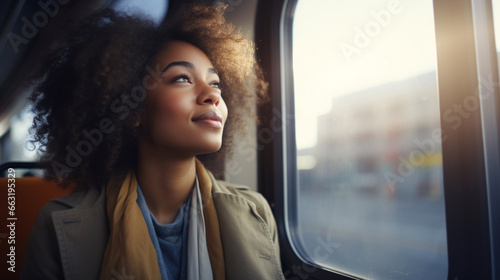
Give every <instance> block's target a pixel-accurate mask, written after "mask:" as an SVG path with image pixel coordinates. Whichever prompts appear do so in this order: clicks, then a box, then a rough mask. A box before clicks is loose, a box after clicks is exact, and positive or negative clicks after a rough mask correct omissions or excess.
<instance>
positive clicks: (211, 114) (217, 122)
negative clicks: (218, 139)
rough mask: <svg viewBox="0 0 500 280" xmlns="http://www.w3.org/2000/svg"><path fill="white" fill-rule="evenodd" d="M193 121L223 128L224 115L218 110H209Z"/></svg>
mask: <svg viewBox="0 0 500 280" xmlns="http://www.w3.org/2000/svg"><path fill="white" fill-rule="evenodd" d="M192 121H193V122H195V123H198V124H201V125H205V126H208V127H213V128H222V115H221V114H220V113H219V112H217V111H208V112H205V113H203V114H201V115H198V116H196V117H194V118H193V119H192Z"/></svg>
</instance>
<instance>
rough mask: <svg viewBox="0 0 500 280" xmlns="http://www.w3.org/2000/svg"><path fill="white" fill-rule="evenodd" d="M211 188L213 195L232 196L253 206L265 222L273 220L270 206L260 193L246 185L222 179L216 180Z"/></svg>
mask: <svg viewBox="0 0 500 280" xmlns="http://www.w3.org/2000/svg"><path fill="white" fill-rule="evenodd" d="M213 188H214V190H213V194H214V196H221V195H225V196H233V197H234V198H238V199H240V200H244V201H247V202H249V203H250V204H252V205H254V206H255V210H256V211H257V212H258V214H259V215H260V216H261V217H262V218H263V219H264V221H265V222H266V223H269V222H271V221H272V222H274V218H273V214H272V211H271V207H270V206H269V203H268V202H267V200H266V199H265V198H264V196H263V195H262V194H260V193H258V192H256V191H253V190H252V189H250V188H249V187H247V186H243V185H237V184H233V183H229V182H226V181H222V180H216V181H215V184H214V187H213Z"/></svg>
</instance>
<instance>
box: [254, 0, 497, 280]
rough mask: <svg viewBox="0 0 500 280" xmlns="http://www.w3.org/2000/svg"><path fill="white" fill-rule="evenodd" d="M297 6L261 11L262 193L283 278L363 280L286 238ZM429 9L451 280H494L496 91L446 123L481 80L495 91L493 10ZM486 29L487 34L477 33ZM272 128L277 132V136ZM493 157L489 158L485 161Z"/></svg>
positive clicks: (471, 3)
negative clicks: (303, 252) (317, 261)
mask: <svg viewBox="0 0 500 280" xmlns="http://www.w3.org/2000/svg"><path fill="white" fill-rule="evenodd" d="M297 1H298V0H276V1H263V0H261V1H259V3H258V8H257V14H256V28H255V30H256V34H255V35H256V36H255V38H256V42H257V46H258V49H257V57H258V59H259V61H260V62H261V65H262V67H263V69H264V71H265V73H267V76H266V78H267V80H268V81H269V92H270V102H268V103H266V104H264V105H260V106H259V108H258V110H259V116H260V117H261V122H260V124H259V132H264V131H266V132H270V133H271V136H272V138H271V139H272V141H270V142H269V143H268V144H266V145H263V146H262V147H263V148H262V149H259V153H258V155H259V157H258V162H259V164H258V183H259V184H258V185H259V191H260V192H261V193H262V194H264V196H265V197H266V198H267V199H268V201H269V202H270V204H271V206H272V208H273V211H274V214H275V217H276V222H277V225H278V232H279V240H280V246H281V258H282V264H283V272H284V274H285V277H287V278H288V277H292V276H295V277H292V278H290V279H362V278H357V277H355V276H352V275H347V274H344V273H342V272H338V271H330V270H326V269H323V268H319V267H316V266H314V265H313V264H309V263H306V262H304V261H302V260H301V259H300V257H298V255H297V253H296V252H295V250H294V249H293V246H292V243H291V240H290V238H291V237H292V236H290V235H291V234H293V233H288V232H287V230H286V228H287V226H286V222H287V221H285V211H286V210H285V195H287V193H286V192H287V190H286V187H287V185H286V182H287V181H288V180H294V176H296V175H295V174H290V173H287V172H286V171H287V170H286V169H285V166H288V167H287V168H288V169H291V170H293V168H292V167H295V166H296V162H295V161H296V159H295V156H296V150H295V148H294V142H293V141H295V139H294V138H293V137H292V138H290V139H289V140H287V141H288V142H286V141H285V138H284V137H286V136H290V135H294V133H295V131H294V119H293V117H290V116H294V112H293V96H294V91H293V69H291V67H286V66H287V65H288V66H290V65H292V58H293V56H292V47H291V46H292V45H291V44H292V23H293V15H294V11H295V6H296V3H297ZM433 6H434V18H435V32H436V44H437V65H438V68H437V72H438V89H439V106H440V117H441V128H442V129H443V130H444V131H445V133H446V135H447V140H446V141H444V142H443V145H442V149H443V150H442V152H443V179H444V195H445V209H446V213H445V214H446V223H447V225H446V227H447V240H448V279H453V280H454V279H495V277H496V276H498V275H499V273H500V271H495V267H496V269H499V268H500V256H499V255H498V254H499V252H500V250H499V247H500V244H499V243H500V240H499V238H498V237H495V236H499V235H500V217H499V216H500V189H499V187H500V186H499V185H498V184H499V182H500V176H499V175H498V174H495V173H498V170H499V169H500V167H499V165H500V164H499V163H498V161H499V158H500V152H499V150H500V149H499V147H500V146H499V141H498V139H500V133H499V127H498V122H492V121H491V120H489V119H488V118H485V116H488V117H489V118H490V119H491V118H492V117H495V116H496V120H500V113H499V111H500V99H499V98H498V95H499V90H498V87H495V88H494V94H493V100H489V101H488V100H486V101H484V100H482V101H481V108H480V109H479V110H475V111H473V112H470V116H469V117H467V118H466V119H464V120H463V122H462V125H461V126H460V127H458V128H457V129H453V128H452V127H451V123H449V122H447V121H446V120H445V118H444V113H445V112H447V110H449V109H450V108H453V104H462V102H463V100H464V99H465V98H467V96H469V95H474V96H475V97H478V96H479V94H481V88H479V91H478V90H476V89H477V88H478V84H479V83H480V81H479V79H478V74H481V75H485V73H493V80H494V81H495V82H497V83H498V80H499V78H498V65H497V60H496V51H492V50H495V41H494V35H493V14H492V4H491V1H490V0H435V1H434V3H433ZM484 24H486V26H487V28H486V29H487V30H482V29H481V26H483V27H484ZM483 40H484V42H483ZM478 41H480V42H481V44H480V43H478ZM287 46H288V47H287ZM450 49H452V50H453V51H450ZM480 51H481V52H480ZM485 61H489V64H486V63H485ZM488 71H489V72H488ZM496 85H498V84H496ZM285 100H286V102H285ZM285 104H286V105H287V106H290V107H285ZM277 123H279V124H280V125H281V127H279V128H277ZM268 138H269V137H268ZM290 141H292V142H290ZM287 143H288V144H287ZM491 154H493V155H494V156H489V157H488V156H486V155H491ZM285 163H286V165H285ZM495 170H496V171H497V172H495ZM297 270H298V271H299V273H296V271H297ZM306 276H307V277H306Z"/></svg>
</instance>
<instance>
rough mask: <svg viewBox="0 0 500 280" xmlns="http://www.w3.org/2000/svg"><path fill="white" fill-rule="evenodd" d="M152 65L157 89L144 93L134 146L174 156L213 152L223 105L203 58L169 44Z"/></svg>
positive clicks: (210, 68)
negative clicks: (158, 78) (155, 67)
mask: <svg viewBox="0 0 500 280" xmlns="http://www.w3.org/2000/svg"><path fill="white" fill-rule="evenodd" d="M155 63H158V64H159V65H160V69H164V70H163V72H162V74H161V81H160V82H159V83H158V86H157V87H156V88H154V89H153V90H151V91H149V92H148V100H147V104H146V109H145V111H144V114H143V115H142V117H141V123H140V128H139V138H140V143H141V142H142V143H146V144H147V145H152V146H153V147H154V148H159V149H162V150H164V149H166V150H167V151H168V152H169V153H175V154H177V155H189V156H191V155H199V154H205V153H211V152H215V151H217V150H219V149H220V147H221V145H222V132H223V128H224V124H225V122H226V119H227V107H226V104H225V103H224V100H222V97H221V90H220V88H219V83H220V80H219V76H218V75H217V73H216V71H215V69H214V67H213V65H212V63H211V62H210V60H209V59H208V57H207V56H206V55H205V53H203V51H201V50H200V49H199V48H197V47H195V46H193V45H191V44H189V43H186V42H182V41H173V42H170V43H168V45H167V46H166V48H165V49H163V50H162V51H161V52H160V53H159V54H158V55H157V57H156V59H155Z"/></svg>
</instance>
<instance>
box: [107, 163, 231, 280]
mask: <svg viewBox="0 0 500 280" xmlns="http://www.w3.org/2000/svg"><path fill="white" fill-rule="evenodd" d="M196 174H197V176H198V180H199V183H200V191H201V195H202V202H203V215H204V217H205V226H206V239H207V248H208V255H209V257H210V264H211V266H212V273H213V279H214V280H225V279H226V274H225V267H224V255H223V251H222V242H221V237H220V230H219V219H218V217H217V212H216V209H215V205H214V202H213V199H212V179H211V177H210V175H209V173H208V171H207V170H206V169H205V167H204V166H203V164H201V163H200V162H199V161H198V160H196ZM106 206H107V213H108V219H109V229H110V235H109V240H108V244H107V246H106V251H105V253H104V259H103V261H102V267H101V275H100V279H101V280H111V279H139V280H150V279H151V280H153V279H154V280H156V279H161V273H160V267H159V265H158V258H157V255H156V251H155V248H154V246H153V243H152V241H151V238H150V237H149V233H148V228H147V226H146V222H145V221H144V217H143V215H142V212H141V209H140V208H139V205H138V204H137V179H136V176H135V172H133V171H130V172H129V173H128V174H127V176H126V178H125V180H124V181H123V183H122V184H121V187H118V188H117V187H116V186H113V184H112V183H109V184H108V185H107V186H106ZM131 277H133V278H131Z"/></svg>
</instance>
